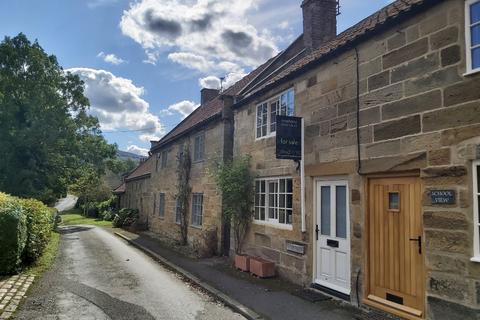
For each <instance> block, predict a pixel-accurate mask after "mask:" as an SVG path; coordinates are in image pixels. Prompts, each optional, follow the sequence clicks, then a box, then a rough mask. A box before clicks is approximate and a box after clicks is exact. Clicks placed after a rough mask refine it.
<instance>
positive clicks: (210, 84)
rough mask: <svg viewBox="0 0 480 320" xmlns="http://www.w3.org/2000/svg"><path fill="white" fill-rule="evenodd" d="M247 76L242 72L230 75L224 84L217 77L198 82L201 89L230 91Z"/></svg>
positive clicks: (202, 79) (209, 77)
mask: <svg viewBox="0 0 480 320" xmlns="http://www.w3.org/2000/svg"><path fill="white" fill-rule="evenodd" d="M245 76H246V73H245V72H243V71H240V72H232V73H229V74H228V75H227V76H226V77H225V78H224V79H223V83H221V82H222V80H221V79H220V78H219V77H216V76H208V77H205V78H201V79H199V80H198V83H199V85H200V87H202V88H208V89H220V87H222V88H223V89H228V88H230V87H231V86H232V85H234V84H235V83H236V82H237V81H239V80H241V79H242V78H243V77H245Z"/></svg>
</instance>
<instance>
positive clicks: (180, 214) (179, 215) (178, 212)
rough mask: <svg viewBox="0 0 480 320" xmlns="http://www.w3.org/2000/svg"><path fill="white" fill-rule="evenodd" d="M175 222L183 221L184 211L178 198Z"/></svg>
mask: <svg viewBox="0 0 480 320" xmlns="http://www.w3.org/2000/svg"><path fill="white" fill-rule="evenodd" d="M175 223H176V224H180V223H182V212H181V206H180V200H179V199H177V201H176V202H175Z"/></svg>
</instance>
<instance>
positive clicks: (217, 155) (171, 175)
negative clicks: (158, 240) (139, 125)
mask: <svg viewBox="0 0 480 320" xmlns="http://www.w3.org/2000/svg"><path fill="white" fill-rule="evenodd" d="M200 132H202V131H197V132H195V133H192V134H190V135H189V136H187V137H184V138H181V139H179V140H177V141H175V142H174V143H173V144H170V145H167V146H166V147H165V148H161V149H159V150H158V152H156V153H155V154H154V155H153V158H155V159H156V161H157V162H158V163H156V165H154V166H153V168H154V170H153V172H152V178H151V191H152V193H153V194H154V195H155V197H156V200H155V201H156V210H155V212H154V211H153V209H152V210H151V211H150V212H149V215H148V221H149V229H150V230H151V231H153V232H155V233H158V234H160V235H163V236H166V237H169V238H171V239H176V240H179V239H180V226H179V225H178V224H177V223H175V205H176V200H175V196H176V194H177V173H176V170H177V154H178V152H179V150H180V148H181V146H182V145H183V144H188V145H189V146H190V154H191V157H192V168H191V179H190V186H191V187H192V193H203V225H202V226H201V227H194V226H190V227H189V228H188V242H189V244H190V245H191V246H192V247H193V248H194V249H195V250H196V251H197V253H198V254H199V255H200V256H209V255H212V254H215V253H218V252H219V250H220V247H219V246H220V239H221V212H222V206H221V196H220V194H219V191H218V190H217V187H216V183H215V179H214V177H213V175H212V174H213V170H214V168H215V165H216V164H217V163H219V162H220V161H222V156H223V134H224V130H223V123H221V122H218V121H216V122H214V123H212V124H210V125H208V126H207V127H206V128H205V129H204V130H203V132H204V133H205V160H203V161H200V162H194V161H193V152H194V137H195V136H196V135H197V134H198V133H200ZM165 150H166V151H168V161H167V167H166V168H161V159H159V158H158V155H160V154H161V153H162V152H163V151H165ZM160 193H165V202H166V204H165V216H164V217H160V216H159V212H158V199H159V194H160ZM191 201H192V197H191V196H190V203H189V208H188V216H189V217H191V205H192V203H191ZM151 202H152V203H153V198H152V200H151Z"/></svg>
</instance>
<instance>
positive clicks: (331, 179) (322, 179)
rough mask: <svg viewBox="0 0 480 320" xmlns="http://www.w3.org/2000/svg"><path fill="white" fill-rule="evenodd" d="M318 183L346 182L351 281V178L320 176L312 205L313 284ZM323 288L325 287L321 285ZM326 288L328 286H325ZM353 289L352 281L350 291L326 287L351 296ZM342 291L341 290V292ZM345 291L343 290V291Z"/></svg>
mask: <svg viewBox="0 0 480 320" xmlns="http://www.w3.org/2000/svg"><path fill="white" fill-rule="evenodd" d="M318 182H325V183H326V182H344V183H345V185H346V186H347V192H346V195H347V239H346V241H347V242H348V246H349V250H348V260H349V264H350V265H349V268H348V269H349V270H350V274H349V277H350V279H351V276H352V254H351V252H352V242H351V236H350V234H351V232H350V231H351V230H350V211H351V210H350V209H351V208H350V183H349V176H348V175H341V176H319V177H314V178H313V188H312V189H313V192H312V195H313V196H312V199H313V201H312V204H313V210H312V213H313V215H312V220H313V223H312V240H313V245H312V250H313V255H312V257H313V264H312V284H317V283H316V282H315V281H316V279H317V265H318V257H317V242H318V240H317V238H316V230H315V227H316V225H317V224H318V223H319V222H320V221H319V220H318V215H317V204H318V203H317V183H318ZM320 286H323V285H320ZM325 287H326V286H325ZM351 287H352V283H351V280H350V288H348V290H345V289H344V288H337V287H335V288H333V287H326V288H327V289H330V290H333V291H337V292H339V293H340V294H343V295H347V296H350V294H351ZM339 289H340V290H339ZM342 289H343V290H342Z"/></svg>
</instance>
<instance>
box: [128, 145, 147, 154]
mask: <svg viewBox="0 0 480 320" xmlns="http://www.w3.org/2000/svg"><path fill="white" fill-rule="evenodd" d="M148 151H149V150H148V149H145V148H140V147H139V146H136V145H134V144H132V145H129V146H128V147H127V152H131V153H135V154H138V155H140V156H143V157H146V156H148Z"/></svg>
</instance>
